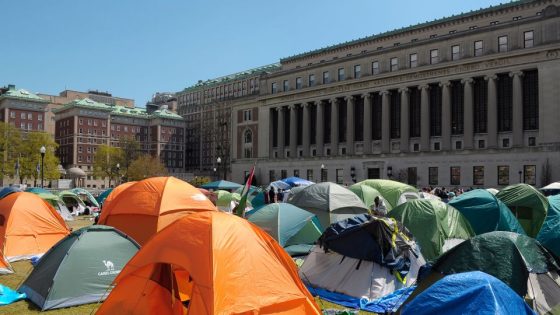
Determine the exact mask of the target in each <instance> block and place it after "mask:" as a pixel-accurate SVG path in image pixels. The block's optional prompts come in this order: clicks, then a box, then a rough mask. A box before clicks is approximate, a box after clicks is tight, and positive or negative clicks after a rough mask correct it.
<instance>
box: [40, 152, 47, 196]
mask: <svg viewBox="0 0 560 315" xmlns="http://www.w3.org/2000/svg"><path fill="white" fill-rule="evenodd" d="M39 152H40V153H41V188H44V187H45V186H44V184H43V183H44V179H45V172H44V171H43V169H44V167H43V166H44V165H45V153H47V148H45V146H44V145H43V146H41V148H40V149H39Z"/></svg>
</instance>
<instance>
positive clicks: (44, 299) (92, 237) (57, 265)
mask: <svg viewBox="0 0 560 315" xmlns="http://www.w3.org/2000/svg"><path fill="white" fill-rule="evenodd" d="M139 248H140V246H139V245H138V244H137V243H136V242H134V240H132V239H131V238H129V237H127V236H126V235H125V234H123V233H122V232H120V231H118V230H116V229H114V228H112V227H109V226H104V225H91V226H88V227H84V228H82V229H79V230H77V231H74V232H73V233H71V234H70V235H68V236H67V237H65V238H64V239H62V240H61V241H60V242H58V243H57V244H56V245H55V246H53V247H52V248H51V249H50V250H49V251H48V252H47V253H46V254H45V255H44V256H43V257H42V258H41V260H39V262H38V263H37V265H36V266H35V268H33V271H32V272H31V274H29V276H28V277H27V279H25V281H24V282H23V284H22V285H21V286H20V288H19V290H18V291H20V292H24V293H26V294H27V297H28V298H29V299H30V300H31V301H32V302H33V303H35V304H36V305H37V306H38V307H39V308H40V309H41V310H42V311H44V310H50V309H56V308H62V307H69V306H75V305H81V304H87V303H94V302H98V301H99V300H103V299H104V298H105V297H106V294H107V291H108V288H109V287H110V285H111V283H112V282H113V280H114V279H115V277H116V276H117V274H118V273H119V272H120V271H121V270H122V268H124V266H125V265H126V263H127V262H128V261H129V260H130V258H131V257H132V256H133V255H134V254H135V253H136V252H137V251H138V249H139Z"/></svg>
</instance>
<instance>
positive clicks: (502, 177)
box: [498, 165, 509, 186]
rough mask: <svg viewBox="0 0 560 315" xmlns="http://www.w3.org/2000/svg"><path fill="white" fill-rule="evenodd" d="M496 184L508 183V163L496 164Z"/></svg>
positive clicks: (505, 184) (504, 184) (503, 184)
mask: <svg viewBox="0 0 560 315" xmlns="http://www.w3.org/2000/svg"><path fill="white" fill-rule="evenodd" d="M498 185H499V186H507V185H509V165H500V166H498Z"/></svg>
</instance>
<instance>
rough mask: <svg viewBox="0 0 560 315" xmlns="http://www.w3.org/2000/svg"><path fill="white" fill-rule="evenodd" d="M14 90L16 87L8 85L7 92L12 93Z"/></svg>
mask: <svg viewBox="0 0 560 315" xmlns="http://www.w3.org/2000/svg"><path fill="white" fill-rule="evenodd" d="M15 89H16V85H15V84H8V90H9V91H13V90H15Z"/></svg>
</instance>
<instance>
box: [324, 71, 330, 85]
mask: <svg viewBox="0 0 560 315" xmlns="http://www.w3.org/2000/svg"><path fill="white" fill-rule="evenodd" d="M330 82H331V79H330V78H329V72H328V71H324V72H323V84H327V83H330Z"/></svg>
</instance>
